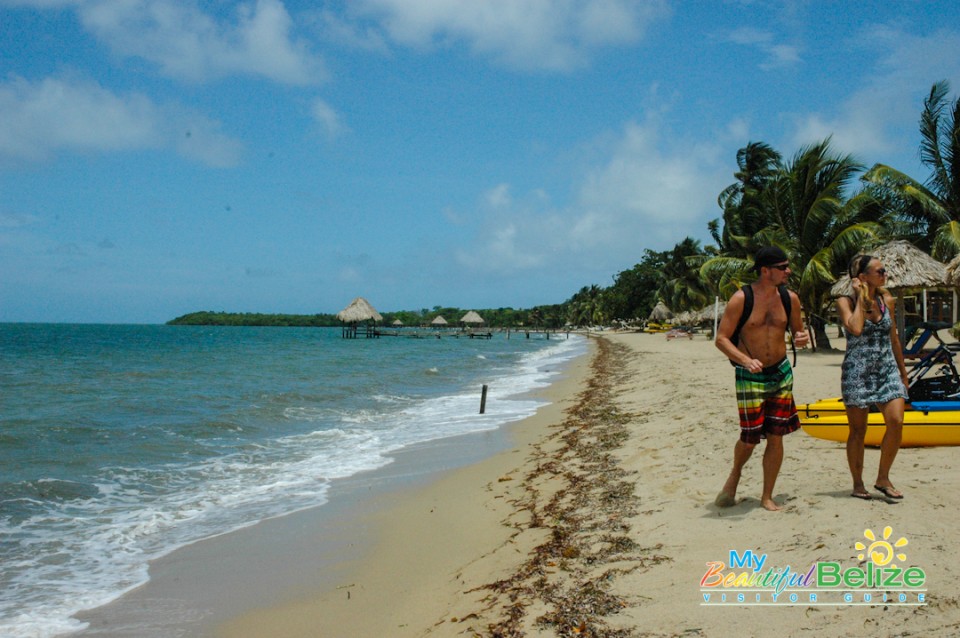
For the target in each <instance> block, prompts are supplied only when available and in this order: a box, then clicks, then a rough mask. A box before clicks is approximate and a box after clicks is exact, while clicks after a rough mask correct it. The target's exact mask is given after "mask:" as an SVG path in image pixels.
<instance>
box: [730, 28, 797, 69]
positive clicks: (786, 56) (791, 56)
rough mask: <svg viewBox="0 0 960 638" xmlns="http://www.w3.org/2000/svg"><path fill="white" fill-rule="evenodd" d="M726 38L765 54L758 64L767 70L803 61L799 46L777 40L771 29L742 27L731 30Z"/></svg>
mask: <svg viewBox="0 0 960 638" xmlns="http://www.w3.org/2000/svg"><path fill="white" fill-rule="evenodd" d="M725 39H726V40H727V41H728V42H732V43H734V44H739V45H741V46H747V47H753V48H755V49H757V50H758V51H759V52H760V53H762V54H763V55H764V56H765V57H764V60H763V61H762V62H760V63H758V64H757V66H758V67H759V68H761V69H763V70H765V71H768V70H772V69H779V68H783V67H787V66H793V65H795V64H799V63H800V62H801V61H802V60H801V58H800V49H799V47H797V46H794V45H791V44H783V43H778V42H775V40H774V34H773V33H772V32H770V31H761V30H760V29H755V28H753V27H741V28H739V29H734V30H733V31H731V32H730V33H729V34H728V35H727V36H726V38H725Z"/></svg>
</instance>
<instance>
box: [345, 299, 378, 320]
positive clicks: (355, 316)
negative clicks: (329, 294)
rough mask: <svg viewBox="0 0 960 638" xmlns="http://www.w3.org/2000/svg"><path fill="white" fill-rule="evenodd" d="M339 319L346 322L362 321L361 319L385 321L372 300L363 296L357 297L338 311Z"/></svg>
mask: <svg viewBox="0 0 960 638" xmlns="http://www.w3.org/2000/svg"><path fill="white" fill-rule="evenodd" d="M337 319H339V320H340V321H342V322H344V323H360V322H361V321H371V320H372V321H383V317H382V316H381V315H380V313H379V312H377V311H376V310H375V309H374V307H373V306H371V305H370V302H369V301H367V300H366V299H364V298H363V297H357V298H356V299H354V300H353V301H351V302H350V305H349V306H347V307H346V308H344V309H343V310H341V311H340V312H338V313H337Z"/></svg>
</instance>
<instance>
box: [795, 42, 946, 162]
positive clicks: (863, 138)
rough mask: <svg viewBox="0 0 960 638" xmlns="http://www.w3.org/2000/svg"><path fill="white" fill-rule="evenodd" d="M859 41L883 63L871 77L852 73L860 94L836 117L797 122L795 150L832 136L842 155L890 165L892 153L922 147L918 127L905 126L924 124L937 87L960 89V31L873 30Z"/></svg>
mask: <svg viewBox="0 0 960 638" xmlns="http://www.w3.org/2000/svg"><path fill="white" fill-rule="evenodd" d="M859 41H860V42H861V43H862V44H863V45H864V46H867V47H869V48H870V49H872V50H876V51H877V52H878V53H877V56H878V63H877V65H876V67H875V68H874V70H873V71H872V72H861V73H860V74H859V75H858V74H856V73H853V72H851V75H852V78H851V79H852V80H853V83H854V85H855V86H859V88H858V89H856V90H855V91H853V92H852V93H851V94H850V95H849V96H848V97H847V98H846V99H845V100H843V101H842V102H840V105H839V107H838V108H837V110H836V111H835V112H833V113H811V114H808V115H805V116H802V117H798V118H797V121H796V125H795V133H794V135H793V143H794V145H796V146H802V145H804V144H810V143H813V142H817V141H819V140H822V139H824V138H826V137H827V136H830V135H832V136H833V140H832V144H833V145H834V147H835V148H836V149H838V150H841V151H842V152H845V153H852V154H854V155H855V156H857V157H858V159H860V160H861V161H864V162H873V161H880V162H888V161H889V159H885V158H886V157H888V156H889V155H890V154H893V153H901V154H902V153H903V150H904V149H905V148H909V149H915V148H916V147H917V145H918V144H919V133H918V132H917V130H918V129H917V127H916V126H913V127H909V128H907V129H905V128H904V127H903V123H904V122H910V123H915V122H917V121H918V120H919V117H920V111H921V109H922V101H923V98H924V97H926V95H927V94H928V93H929V91H930V87H931V86H932V85H933V83H934V82H937V81H939V80H942V79H947V80H950V81H951V82H952V88H953V92H954V94H955V93H956V89H958V88H960V59H958V58H957V56H956V55H955V53H954V52H955V51H957V50H960V32H956V31H947V30H942V31H939V32H936V33H931V34H929V35H924V36H914V35H911V34H908V33H904V32H902V31H900V30H897V29H893V28H890V27H887V26H876V27H871V28H868V29H867V30H866V31H865V32H864V34H863V35H862V36H861V37H860V38H859Z"/></svg>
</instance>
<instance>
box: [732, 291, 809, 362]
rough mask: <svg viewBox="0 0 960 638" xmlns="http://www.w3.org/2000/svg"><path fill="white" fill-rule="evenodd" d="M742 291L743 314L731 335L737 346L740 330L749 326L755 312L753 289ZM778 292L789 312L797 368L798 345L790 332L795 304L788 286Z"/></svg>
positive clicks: (788, 324) (788, 326) (788, 322)
mask: <svg viewBox="0 0 960 638" xmlns="http://www.w3.org/2000/svg"><path fill="white" fill-rule="evenodd" d="M740 290H742V291H743V312H742V313H740V319H739V320H738V321H737V327H736V328H735V329H734V330H733V334H732V335H730V341H732V342H733V345H735V346H739V345H740V330H742V329H743V327H744V326H745V325H746V324H747V319H749V318H750V313H752V312H753V287H752V286H751V285H750V284H747V285H746V286H744V287H743V288H741V289H740ZM777 290H778V291H779V292H780V302H781V303H782V304H783V309H784V310H786V311H787V333H788V334H790V348H791V349H792V350H793V365H794V367H796V365H797V345H796V344H795V343H794V342H793V333H792V332H791V331H790V313H791V312H792V311H793V302H792V301H791V299H790V291H789V290H788V289H787V286H786V285H782V286H778V287H777Z"/></svg>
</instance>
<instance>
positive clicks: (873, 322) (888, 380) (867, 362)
mask: <svg viewBox="0 0 960 638" xmlns="http://www.w3.org/2000/svg"><path fill="white" fill-rule="evenodd" d="M886 279H887V272H886V270H885V269H884V267H883V264H882V263H881V262H880V260H879V259H877V258H876V257H873V256H871V255H857V256H856V257H854V258H853V261H852V262H850V283H851V285H852V286H853V295H852V296H850V297H841V298H840V299H838V300H837V309H838V310H839V312H840V320H841V322H842V323H843V327H844V330H845V331H846V334H847V351H846V354H845V355H844V357H843V367H842V376H841V380H840V386H841V389H842V393H843V403H844V405H845V407H846V410H847V421H848V422H849V424H850V433H849V434H848V435H847V463H849V465H850V474H851V476H852V477H853V493H852V494H851V496H853V497H856V498H862V499H865V500H869V499H871V498H872V496H871V495H870V492H868V491H867V489H866V487H864V484H863V438H864V435H866V433H867V415H868V414H869V412H870V406H872V405H875V406H877V408H878V409H879V410H880V412H882V413H883V422H884V424H885V425H886V432H885V433H884V435H883V441H882V442H881V443H880V469H879V471H878V472H877V480H876V482H875V483H874V485H873V487H874V489H876V490H877V491H879V492H880V493H882V494H883V495H884V496H885V497H887V498H888V499H901V498H903V494H902V493H901V492H900V491H899V490H897V488H895V487H894V486H893V483H892V482H891V481H890V467H891V466H892V465H893V460H894V459H895V458H896V456H897V452H898V451H899V450H900V437H901V435H902V433H903V409H904V401H905V400H906V398H907V386H908V381H907V368H906V366H904V363H903V350H902V348H901V347H900V338H899V337H898V336H897V327H896V325H895V323H894V321H893V305H894V301H893V297H892V296H891V295H890V293H889V292H888V291H887V290H886V289H884V288H883V284H884V283H885V282H886Z"/></svg>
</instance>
